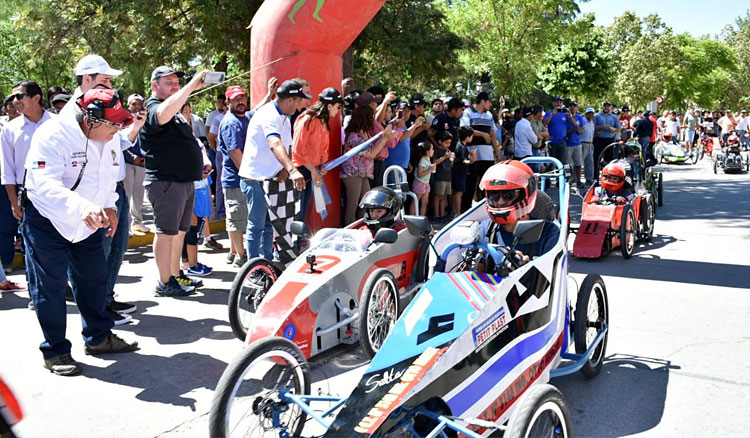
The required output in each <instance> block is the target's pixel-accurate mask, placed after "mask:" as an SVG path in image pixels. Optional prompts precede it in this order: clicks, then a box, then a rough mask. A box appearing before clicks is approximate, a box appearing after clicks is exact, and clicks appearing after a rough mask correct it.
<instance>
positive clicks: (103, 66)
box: [75, 55, 122, 76]
mask: <svg viewBox="0 0 750 438" xmlns="http://www.w3.org/2000/svg"><path fill="white" fill-rule="evenodd" d="M75 74H76V76H83V75H94V74H102V75H110V76H117V75H121V74H122V70H117V69H114V68H112V67H110V66H109V64H107V61H105V60H104V58H102V57H101V56H99V55H86V56H84V57H83V58H81V60H80V61H78V64H76V69H75Z"/></svg>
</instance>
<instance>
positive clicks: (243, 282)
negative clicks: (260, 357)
mask: <svg viewBox="0 0 750 438" xmlns="http://www.w3.org/2000/svg"><path fill="white" fill-rule="evenodd" d="M279 275H280V272H279V271H278V269H276V267H275V266H274V265H273V264H272V263H271V262H270V261H268V260H266V259H264V258H263V257H256V258H254V259H251V260H248V261H247V262H246V263H245V264H244V265H243V266H242V268H240V270H239V272H237V275H235V277H234V281H232V286H231V287H230V289H229V303H228V304H229V325H230V326H231V327H232V332H233V333H234V335H235V336H237V338H239V339H240V340H242V341H244V340H245V337H246V336H247V330H248V329H249V327H250V321H251V319H252V315H253V313H254V312H255V311H256V310H257V309H258V306H260V303H261V301H262V300H263V298H265V296H266V293H268V290H269V289H271V286H273V284H274V283H275V282H276V279H278V278H279Z"/></svg>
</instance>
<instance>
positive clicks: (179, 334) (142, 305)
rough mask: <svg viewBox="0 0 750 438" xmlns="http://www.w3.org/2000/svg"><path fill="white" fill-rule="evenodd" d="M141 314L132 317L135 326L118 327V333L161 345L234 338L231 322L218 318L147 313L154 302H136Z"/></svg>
mask: <svg viewBox="0 0 750 438" xmlns="http://www.w3.org/2000/svg"><path fill="white" fill-rule="evenodd" d="M133 304H136V305H137V306H138V309H139V310H138V312H136V313H133V314H131V315H132V316H133V319H134V320H135V321H136V323H135V324H125V325H121V326H117V327H116V328H115V330H116V331H120V330H122V331H128V332H131V333H133V334H135V335H138V336H143V337H149V338H154V339H156V342H158V343H159V344H161V345H174V344H191V343H193V342H196V341H199V340H201V339H203V338H209V339H218V340H224V339H233V338H234V335H233V334H232V332H231V330H230V329H229V323H228V322H226V321H221V320H218V319H209V318H204V319H197V320H194V321H189V320H186V319H183V318H178V317H175V316H165V315H152V314H149V313H148V311H145V312H144V310H146V309H148V308H149V307H153V306H155V305H156V304H157V303H156V302H153V301H136V302H134V303H133ZM217 327H226V331H224V330H220V331H217V330H216V328H217Z"/></svg>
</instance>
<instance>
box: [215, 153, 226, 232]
mask: <svg viewBox="0 0 750 438" xmlns="http://www.w3.org/2000/svg"><path fill="white" fill-rule="evenodd" d="M223 167H224V158H223V155H222V154H221V151H217V152H216V217H226V215H227V212H226V210H225V207H224V188H223V187H221V172H222V168H223Z"/></svg>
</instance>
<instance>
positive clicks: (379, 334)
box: [359, 269, 398, 359]
mask: <svg viewBox="0 0 750 438" xmlns="http://www.w3.org/2000/svg"><path fill="white" fill-rule="evenodd" d="M362 296H363V297H364V298H363V299H362V302H361V303H360V305H359V342H360V343H361V344H362V350H364V352H365V356H367V357H368V358H369V359H372V358H373V356H375V353H377V352H378V350H380V346H381V345H383V342H384V341H385V338H386V337H388V334H389V333H390V332H391V330H393V326H394V325H396V320H397V319H398V286H397V283H396V278H395V277H394V276H393V274H392V273H391V271H389V270H387V269H378V270H376V271H375V272H373V273H372V275H370V278H368V279H367V282H366V283H365V287H364V289H363V290H362Z"/></svg>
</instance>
